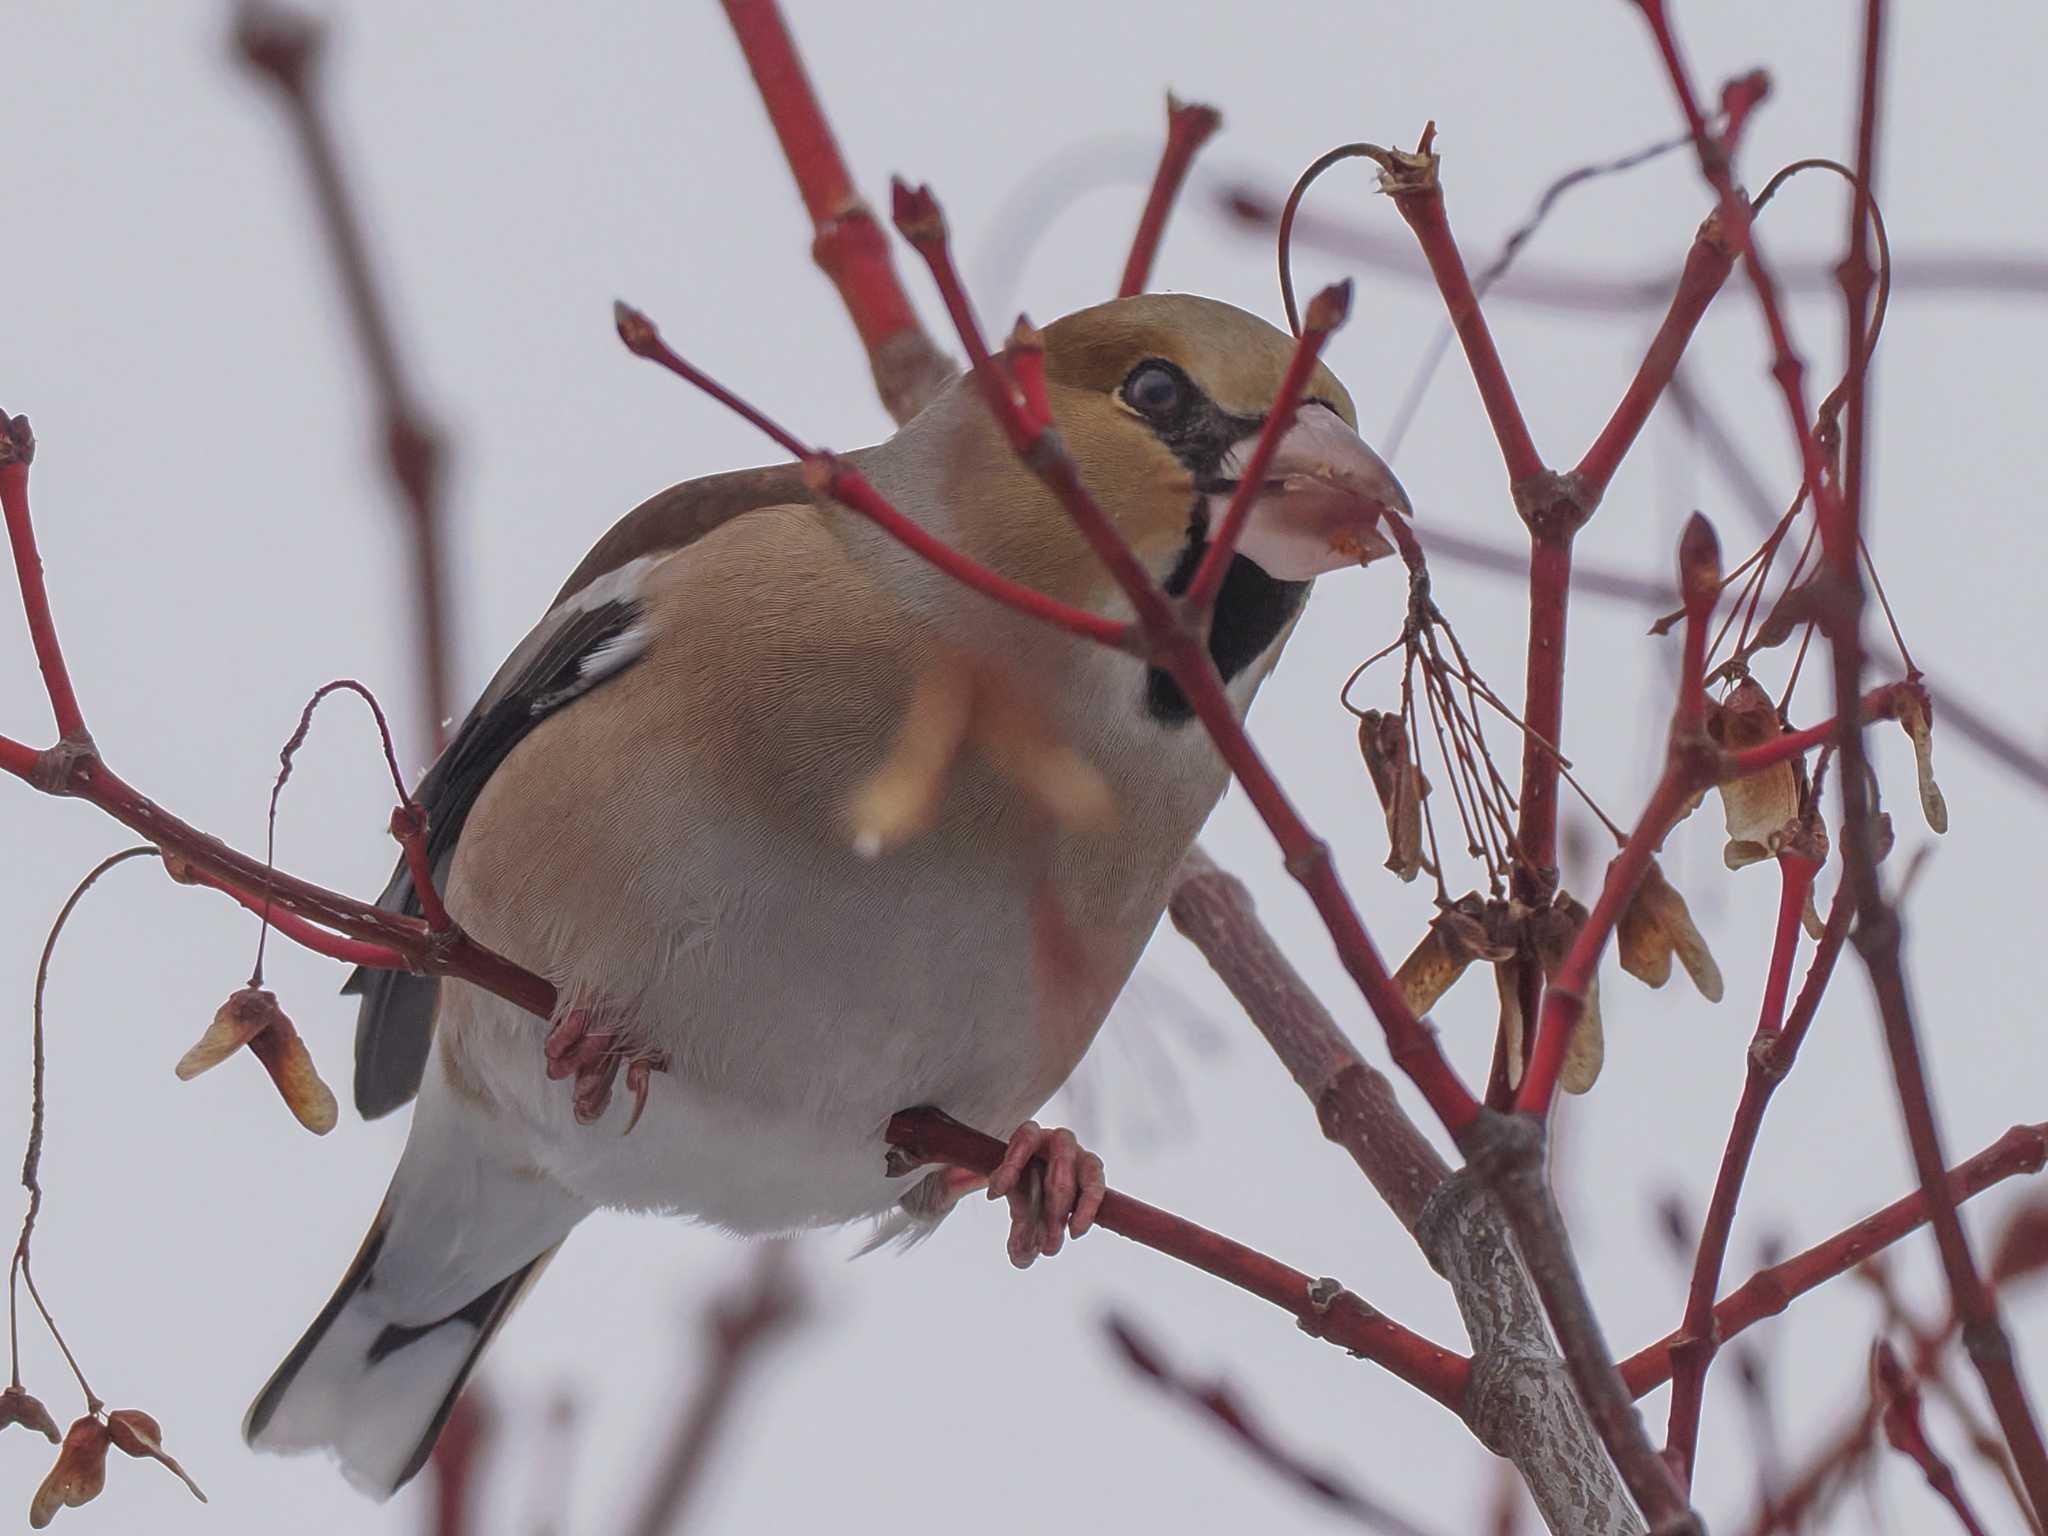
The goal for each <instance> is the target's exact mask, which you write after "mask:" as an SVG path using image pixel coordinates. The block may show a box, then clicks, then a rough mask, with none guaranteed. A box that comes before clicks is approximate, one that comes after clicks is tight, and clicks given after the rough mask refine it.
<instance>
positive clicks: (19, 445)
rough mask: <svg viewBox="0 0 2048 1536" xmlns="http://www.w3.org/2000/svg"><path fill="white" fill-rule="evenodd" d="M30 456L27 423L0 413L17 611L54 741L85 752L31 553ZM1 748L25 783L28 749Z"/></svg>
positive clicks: (2, 482)
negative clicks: (45, 697)
mask: <svg viewBox="0 0 2048 1536" xmlns="http://www.w3.org/2000/svg"><path fill="white" fill-rule="evenodd" d="M35 455H36V439H35V434H34V433H33V432H31V431H30V430H29V425H28V418H27V417H26V416H15V417H12V418H9V417H8V416H7V414H6V412H4V411H0V512H4V514H5V516H6V519H7V543H8V546H9V548H10V549H11V550H12V551H13V554H14V572H15V575H16V576H17V577H18V578H19V580H20V582H21V608H22V612H23V613H24V614H25V615H26V616H27V618H28V634H29V640H30V641H31V642H32V643H33V644H34V646H35V652H36V665H37V666H38V667H40V668H41V669H42V673H43V688H44V690H45V691H46V692H47V693H48V694H49V696H50V709H51V712H52V713H54V714H55V715H56V717H57V736H58V739H59V740H60V741H65V742H72V743H76V744H78V745H80V746H89V745H90V744H91V742H92V737H91V735H90V734H89V733H88V732H87V731H86V728H85V716H84V714H83V713H82V712H81V711H80V710H79V707H78V694H77V693H76V692H75V691H74V690H73V689H72V686H71V669H70V668H69V667H67V666H66V665H65V664H64V648H63V646H61V645H59V644H58V643H57V621H56V619H55V618H54V617H53V616H52V615H51V613H50V592H49V589H48V588H47V587H46V586H44V584H43V558H42V556H41V555H40V554H38V553H37V552H36V531H35V525H34V524H33V523H32V522H31V521H30V520H29V514H28V467H29V464H30V463H31V462H32V461H33V460H34V458H35ZM4 745H5V748H6V753H7V755H6V756H5V758H4V759H0V761H4V762H5V764H6V767H7V769H8V771H9V772H10V773H17V774H21V775H22V776H23V777H26V776H27V773H28V769H29V767H30V766H32V765H31V764H27V763H25V761H24V759H23V758H22V756H21V754H22V753H24V752H29V749H28V748H26V747H23V746H21V745H20V744H19V743H16V742H11V741H9V742H5V743H4ZM33 755H34V754H33V753H30V756H31V757H33Z"/></svg>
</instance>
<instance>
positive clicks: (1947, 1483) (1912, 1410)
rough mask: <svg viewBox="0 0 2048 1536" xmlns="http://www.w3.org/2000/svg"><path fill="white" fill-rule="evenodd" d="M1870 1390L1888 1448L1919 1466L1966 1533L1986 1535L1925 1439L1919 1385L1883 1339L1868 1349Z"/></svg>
mask: <svg viewBox="0 0 2048 1536" xmlns="http://www.w3.org/2000/svg"><path fill="white" fill-rule="evenodd" d="M1870 1367H1871V1371H1870V1373H1871V1377H1872V1381H1871V1390H1872V1392H1873V1393H1874V1395H1875V1397H1876V1399H1877V1403H1878V1406H1879V1418H1878V1422H1879V1423H1880V1424H1882V1425H1883V1426H1884V1437H1885V1439H1886V1440H1887V1441H1888V1442H1889V1443H1890V1445H1891V1448H1892V1449H1893V1450H1895V1451H1897V1452H1898V1453H1899V1454H1900V1455H1902V1456H1904V1457H1906V1458H1907V1459H1908V1460H1909V1461H1911V1462H1912V1463H1913V1464H1914V1465H1915V1466H1917V1467H1918V1468H1919V1469H1920V1472H1921V1475H1922V1476H1923V1477H1925V1478H1926V1479H1927V1486H1928V1487H1930V1488H1932V1489H1933V1490H1934V1491H1935V1492H1936V1493H1937V1494H1939V1495H1940V1496H1941V1498H1942V1499H1943V1500H1944V1501H1945V1502H1946V1503H1947V1504H1948V1507H1949V1508H1950V1509H1952V1510H1954V1511H1955V1513H1956V1519H1957V1520H1959V1521H1961V1522H1962V1526H1963V1529H1964V1530H1965V1531H1966V1532H1968V1533H1969V1536H1985V1532H1984V1527H1983V1524H1982V1523H1981V1522H1980V1521H1979V1520H1978V1519H1977V1514H1976V1511H1975V1510H1973V1509H1971V1507H1970V1501H1969V1500H1968V1499H1966V1498H1964V1497H1963V1490H1962V1488H1961V1486H1960V1485H1958V1483H1957V1482H1956V1473H1955V1468H1953V1467H1951V1466H1950V1465H1949V1464H1948V1462H1947V1461H1946V1460H1945V1459H1944V1458H1943V1457H1942V1455H1941V1453H1940V1452H1939V1451H1937V1450H1935V1448H1934V1442H1933V1441H1931V1440H1929V1439H1928V1438H1927V1426H1926V1425H1925V1424H1924V1423H1922V1422H1921V1418H1920V1386H1919V1383H1918V1382H1916V1381H1915V1380H1914V1379H1913V1373H1912V1372H1910V1371H1908V1370H1907V1369H1906V1367H1905V1365H1904V1364H1903V1363H1902V1362H1901V1361H1900V1359H1899V1357H1898V1355H1897V1354H1896V1353H1895V1352H1894V1351H1893V1349H1892V1347H1891V1345H1889V1344H1888V1343H1886V1342H1885V1341H1884V1340H1883V1339H1879V1340H1878V1341H1877V1344H1876V1346H1875V1347H1874V1348H1873V1349H1872V1350H1871V1360H1870Z"/></svg>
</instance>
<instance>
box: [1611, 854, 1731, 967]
mask: <svg viewBox="0 0 2048 1536" xmlns="http://www.w3.org/2000/svg"><path fill="white" fill-rule="evenodd" d="M1615 940H1616V948H1617V949H1618V950H1619V951H1620V953H1621V968H1622V969H1623V970H1625V971H1627V972H1628V973H1629V975H1631V976H1633V977H1635V978H1636V979H1637V980H1638V981H1641V982H1643V983H1645V984H1646V985H1648V986H1652V987H1661V986H1663V985H1664V983H1665V982H1667V981H1669V980H1670V979H1671V960H1672V956H1674V955H1676V956H1677V957H1678V959H1679V961H1680V962H1681V963H1682V964H1683V965H1684V966H1685V973H1686V975H1688V976H1690V977H1691V978H1692V984H1693V985H1694V986H1695V987H1697V988H1699V992H1700V996H1702V997H1704V998H1705V999H1706V1000H1707V1001H1708V1002H1710V1003H1718V1002H1719V1001H1721V993H1722V982H1721V967H1720V966H1718V965H1716V964H1715V963H1714V956H1713V953H1712V951H1710V950H1709V949H1708V948H1707V941H1706V940H1705V939H1704V938H1702V937H1701V936H1700V931H1699V928H1698V927H1697V926H1696V925H1695V924H1694V923H1693V920H1692V912H1691V911H1690V910H1689V909H1688V908H1687V907H1686V904H1685V897H1684V896H1682V895H1680V894H1679V891H1678V888H1677V887H1676V886H1674V885H1672V884H1671V882H1670V881H1669V880H1667V879H1665V878H1664V870H1663V868H1662V866H1660V865H1659V864H1658V863H1657V861H1656V860H1655V859H1652V860H1650V867H1649V869H1648V871H1646V872H1645V873H1644V875H1643V878H1642V882H1641V883H1640V884H1639V885H1637V886H1636V890H1635V894H1634V895H1633V896H1631V897H1630V898H1629V902H1628V905H1627V906H1626V907H1624V908H1623V909H1622V913H1621V922H1620V923H1619V925H1618V926H1617V928H1616V932H1615Z"/></svg>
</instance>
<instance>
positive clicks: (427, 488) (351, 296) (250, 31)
mask: <svg viewBox="0 0 2048 1536" xmlns="http://www.w3.org/2000/svg"><path fill="white" fill-rule="evenodd" d="M322 42H323V35H322V29H321V27H320V25H319V24H318V23H316V22H314V21H312V20H311V19H310V18H308V17H306V16H303V15H301V14H299V13H297V12H295V11H292V10H288V9H286V8H285V7H283V6H279V5H276V4H274V3H271V0H242V3H241V5H240V7H239V8H238V10H237V12H236V18H235V46H236V48H237V50H238V51H239V52H240V54H241V57H242V60H243V62H244V63H246V64H247V65H248V66H249V67H250V68H251V69H252V70H253V71H255V73H256V74H258V75H260V76H261V77H262V78H263V79H265V80H267V81H269V82H270V84H271V85H273V86H275V87H276V88H277V92H278V96H279V99H280V101H281V102H282V104H283V106H284V109H285V115H286V117H287V118H288V119H289V121H290V123H291V128H292V136H293V138H294V139H296V140H297V142H298V146H299V153H300V155H301V157H302V158H303V161H304V165H305V173H306V180H307V182H308V183H309V185H310V186H311V188H312V192H313V201H314V204H315V206H316V207H317V208H318V209H319V213H320V225H321V228H322V229H323V230H324V231H325V233H326V237H327V248H328V251H329V253H330V255H331V256H332V257H333V260H334V269H335V275H336V277H337V278H338V279H339V280H340V283H341V291H342V298H343V300H344V302H345V303H346V304H347V307H348V313H349V320H350V323H351V328H352V330H353V331H354V333H355V337H356V342H357V346H358V348H359V349H360V351H361V352H362V356H363V366H364V367H365V368H366V369H367V370H368V372H369V375H370V384H371V388H372V391H373V392H374V394H375V395H376V399H377V409H378V414H379V415H380V417H381V418H382V427H383V435H384V451H385V463H386V467H387V468H388V470H389V472H390V475H391V479H392V483H393V484H394V485H395V486H396V487H397V489H398V492H399V495H400V496H401V497H403V498H404V502H405V511H406V518H407V524H408V527H409V529H410V532H411V534H412V543H413V548H412V560H411V566H412V574H413V581H414V591H413V621H414V625H415V627H416V629H417V632H418V636H419V665H420V677H421V683H422V689H423V697H422V700H421V708H422V712H423V714H424V716H425V721H424V724H425V734H424V737H423V739H424V740H425V741H426V742H428V743H429V744H430V746H431V747H432V749H433V751H435V752H438V751H439V750H440V749H441V746H442V744H443V743H444V742H445V741H446V739H447V730H448V727H449V725H450V724H451V723H452V721H453V719H454V698H453V689H452V686H451V684H450V681H449V674H450V667H451V660H450V656H449V646H448V636H449V635H450V634H451V633H452V632H453V629H454V623H453V620H452V619H451V618H450V616H449V614H450V608H451V604H450V601H449V587H448V580H447V572H446V569H445V565H446V552H445V549H444V547H443V542H442V533H443V529H442V520H441V467H442V462H441V461H442V455H443V452H444V448H445V445H444V443H443V441H442V437H441V434H440V432H439V431H438V430H437V429H436V428H435V426H434V425H433V423H432V422H431V421H429V420H428V418H427V416H426V413H425V412H424V411H423V410H422V409H421V407H420V404H419V399H418V396H417V394H416V393H415V392H414V390H413V388H412V384H411V381H410V379H409V378H408V376H407V373H406V370H405V367H404V365H403V363H402V362H401V361H400V358H399V349H398V339H397V337H396V336H395V335H394V334H393V332H392V327H391V316H390V313H389V311H388V309H387V308H386V305H385V302H384V295H383V290H382V288H381V286H380V285H379V283H378V281H377V278H376V274H375V273H374V272H373V271H372V269H371V264H370V253H369V246H368V243H367V241H365V239H364V238H363V225H362V219H361V216H360V214H359V213H358V212H357V208H356V203H355V199H354V198H353V196H352V195H351V193H350V191H349V186H348V177H347V175H346V173H345V172H344V171H343V169H342V163H341V152H340V150H339V149H338V148H337V146H336V144H335V140H334V132H333V129H332V127H331V126H330V124H329V123H328V120H327V115H326V113H325V111H324V110H323V109H322V106H321V101H320V95H319V79H318V70H319V62H320V49H321V46H322Z"/></svg>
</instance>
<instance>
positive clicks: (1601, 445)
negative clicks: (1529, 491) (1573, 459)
mask: <svg viewBox="0 0 2048 1536" xmlns="http://www.w3.org/2000/svg"><path fill="white" fill-rule="evenodd" d="M1734 265H1735V248H1734V247H1733V246H1732V245H1730V244H1729V242H1728V240H1727V237H1726V236H1725V235H1724V234H1723V233H1722V231H1721V224H1720V221H1719V220H1718V219H1713V218H1710V219H1708V220H1707V221H1706V222H1705V223H1704V224H1702V225H1701V226H1700V229H1699V233H1698V234H1697V235H1695V236H1694V237H1693V242H1692V249H1691V250H1689V251H1687V252H1686V255H1685V266H1684V268H1683V269H1682V270H1681V271H1680V272H1679V274H1678V291H1677V292H1676V293H1674V294H1672V296H1671V307H1670V308H1669V309H1668V310H1666V311H1665V314H1664V323H1663V324H1661V325H1659V326H1658V327H1657V334H1656V335H1655V336H1653V337H1651V338H1650V347H1649V350H1648V351H1647V352H1645V353H1644V354H1643V361H1642V363H1641V365H1640V366H1639V367H1638V368H1637V369H1636V375H1635V377H1634V378H1633V379H1631V380H1630V381H1629V386H1628V389H1627V390H1626V391H1625V392H1624V393H1623V395H1622V397H1621V403H1620V404H1618V405H1616V406H1615V408H1614V414H1613V415H1612V416H1610V417H1609V418H1608V419H1607V425H1606V426H1605V427H1603V428H1601V430H1600V435H1599V436H1598V437H1596V438H1594V439H1593V442H1592V445H1591V446H1590V447H1589V448H1587V449H1586V455H1585V457H1584V458H1582V459H1580V460H1579V463H1578V467H1577V468H1576V469H1574V470H1573V471H1572V475H1573V478H1575V479H1576V480H1577V481H1578V483H1579V485H1580V487H1581V488H1582V489H1583V491H1584V493H1585V495H1586V497H1587V499H1588V501H1589V502H1597V501H1598V500H1599V499H1600V497H1601V494H1602V493H1603V492H1605V491H1606V489H1607V483H1608V482H1609V481H1610V480H1612V479H1613V478H1614V472H1615V470H1617V469H1619V468H1620V467H1621V461H1622V459H1623V458H1624V457H1626V456H1627V454H1628V451H1629V449H1630V448H1631V447H1633V446H1634V445H1635V440H1636V435H1637V434H1638V433H1640V432H1641V431H1642V430H1643V424H1644V423H1645V422H1647V421H1648V420H1649V419H1650V412H1651V411H1653V410H1654V409H1656V405H1657V402H1658V400H1659V399H1661V398H1662V397H1663V394H1664V389H1665V386H1666V385H1668V384H1669V383H1670V382H1671V376H1672V374H1674V373H1675V372H1677V370H1678V360H1679V359H1680V358H1681V357H1683V356H1684V355H1685V349H1686V346H1687V344H1688V343H1690V342H1691V340H1692V333H1693V331H1694V330H1695V329H1696V328H1697V327H1698V325H1699V323H1700V318H1701V317H1702V316H1703V315H1705V314H1706V312H1707V306H1708V305H1710V304H1712V303H1713V302H1714V296H1715V295H1716V294H1718V293H1719V292H1720V291H1721V286H1722V284H1724V283H1725V282H1727V280H1728V273H1729V272H1730V270H1731V269H1733V267H1734Z"/></svg>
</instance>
